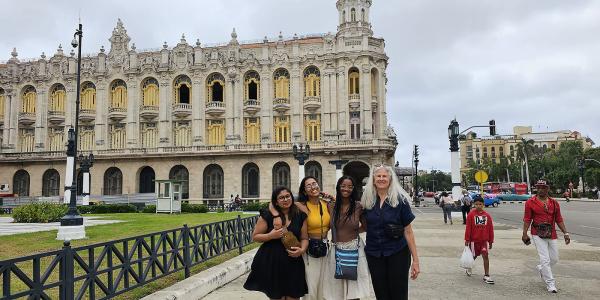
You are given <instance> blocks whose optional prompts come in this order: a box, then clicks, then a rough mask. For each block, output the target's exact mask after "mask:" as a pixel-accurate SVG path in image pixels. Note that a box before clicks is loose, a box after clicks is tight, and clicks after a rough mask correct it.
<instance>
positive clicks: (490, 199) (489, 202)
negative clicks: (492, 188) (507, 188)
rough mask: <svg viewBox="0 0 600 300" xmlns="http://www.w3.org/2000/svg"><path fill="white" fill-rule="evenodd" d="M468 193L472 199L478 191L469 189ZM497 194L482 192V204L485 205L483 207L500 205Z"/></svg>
mask: <svg viewBox="0 0 600 300" xmlns="http://www.w3.org/2000/svg"><path fill="white" fill-rule="evenodd" d="M469 195H470V196H471V198H473V199H474V198H475V196H477V195H479V193H476V192H473V191H469ZM498 196H500V195H499V194H491V193H484V194H483V205H485V207H488V206H493V207H498V205H500V198H498Z"/></svg>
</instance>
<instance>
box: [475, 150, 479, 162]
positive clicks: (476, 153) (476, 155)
mask: <svg viewBox="0 0 600 300" xmlns="http://www.w3.org/2000/svg"><path fill="white" fill-rule="evenodd" d="M475 158H477V159H478V160H479V148H475Z"/></svg>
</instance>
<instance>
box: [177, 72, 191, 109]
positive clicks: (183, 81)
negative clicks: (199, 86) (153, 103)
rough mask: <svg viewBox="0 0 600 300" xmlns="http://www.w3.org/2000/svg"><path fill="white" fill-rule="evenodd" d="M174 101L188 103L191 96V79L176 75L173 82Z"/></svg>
mask: <svg viewBox="0 0 600 300" xmlns="http://www.w3.org/2000/svg"><path fill="white" fill-rule="evenodd" d="M173 93H174V94H175V95H174V96H175V97H173V99H175V103H183V104H190V99H191V98H192V80H190V78H189V77H187V76H185V75H180V76H177V78H176V79H175V82H174V84H173Z"/></svg>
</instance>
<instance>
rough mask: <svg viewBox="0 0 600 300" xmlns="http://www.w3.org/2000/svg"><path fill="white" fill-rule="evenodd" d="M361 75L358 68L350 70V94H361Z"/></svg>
mask: <svg viewBox="0 0 600 300" xmlns="http://www.w3.org/2000/svg"><path fill="white" fill-rule="evenodd" d="M359 86H360V73H359V72H358V69H357V68H352V69H350V72H349V73H348V93H349V94H350V95H358V94H359V93H360V88H359Z"/></svg>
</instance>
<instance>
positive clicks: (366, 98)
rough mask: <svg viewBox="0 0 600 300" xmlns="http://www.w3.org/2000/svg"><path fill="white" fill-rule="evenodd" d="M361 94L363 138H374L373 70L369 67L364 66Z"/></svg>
mask: <svg viewBox="0 0 600 300" xmlns="http://www.w3.org/2000/svg"><path fill="white" fill-rule="evenodd" d="M360 92H361V93H360V94H361V104H360V106H361V113H360V114H361V117H360V119H361V125H360V127H361V129H362V136H363V137H362V138H364V139H368V140H370V139H372V138H373V129H372V127H373V125H372V124H373V114H372V108H371V68H370V67H369V65H363V67H362V72H361V79H360Z"/></svg>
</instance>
